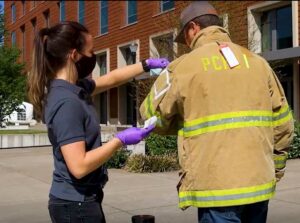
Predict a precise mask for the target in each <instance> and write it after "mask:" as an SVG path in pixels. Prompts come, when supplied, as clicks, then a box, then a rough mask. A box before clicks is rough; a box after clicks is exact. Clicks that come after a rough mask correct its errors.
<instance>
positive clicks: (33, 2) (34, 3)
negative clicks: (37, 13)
mask: <svg viewBox="0 0 300 223" xmlns="http://www.w3.org/2000/svg"><path fill="white" fill-rule="evenodd" d="M35 5H36V2H35V0H33V1H31V8H34V7H35Z"/></svg>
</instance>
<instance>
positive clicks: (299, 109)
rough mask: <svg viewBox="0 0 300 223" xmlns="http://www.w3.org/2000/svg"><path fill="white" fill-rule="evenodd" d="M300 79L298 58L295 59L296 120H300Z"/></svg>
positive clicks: (294, 102)
mask: <svg viewBox="0 0 300 223" xmlns="http://www.w3.org/2000/svg"><path fill="white" fill-rule="evenodd" d="M299 83H300V78H299V64H298V58H295V59H294V62H293V89H294V92H293V94H294V95H293V96H294V101H293V104H294V114H295V116H296V119H297V120H299V119H300V89H299V88H300V86H299Z"/></svg>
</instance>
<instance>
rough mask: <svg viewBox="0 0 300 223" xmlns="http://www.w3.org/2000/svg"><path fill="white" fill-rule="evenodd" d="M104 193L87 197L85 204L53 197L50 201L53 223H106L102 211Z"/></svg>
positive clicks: (49, 207)
mask: <svg viewBox="0 0 300 223" xmlns="http://www.w3.org/2000/svg"><path fill="white" fill-rule="evenodd" d="M102 199H103V193H101V194H100V195H97V196H91V197H87V198H86V199H85V201H84V202H78V201H67V200H62V199H59V198H56V197H53V196H50V199H49V205H48V209H49V214H50V218H51V221H52V222H53V223H105V222H106V221H105V216H104V213H103V210H102V206H101V203H102Z"/></svg>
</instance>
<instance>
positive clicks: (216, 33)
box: [190, 26, 231, 50]
mask: <svg viewBox="0 0 300 223" xmlns="http://www.w3.org/2000/svg"><path fill="white" fill-rule="evenodd" d="M216 41H220V42H231V40H230V37H229V33H228V32H227V30H226V29H224V28H222V27H220V26H209V27H207V28H204V29H202V30H200V32H199V33H197V34H196V36H195V37H194V39H193V41H192V43H191V45H190V47H191V48H192V49H193V50H194V49H196V48H198V47H201V46H203V45H205V44H207V43H211V42H216Z"/></svg>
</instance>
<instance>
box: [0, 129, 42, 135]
mask: <svg viewBox="0 0 300 223" xmlns="http://www.w3.org/2000/svg"><path fill="white" fill-rule="evenodd" d="M39 133H47V131H45V130H33V129H20V130H14V129H13V130H0V135H8V134H9V135H11V134H14V135H16V134H39Z"/></svg>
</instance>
